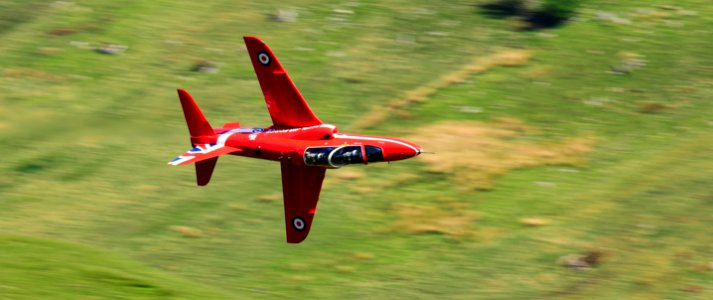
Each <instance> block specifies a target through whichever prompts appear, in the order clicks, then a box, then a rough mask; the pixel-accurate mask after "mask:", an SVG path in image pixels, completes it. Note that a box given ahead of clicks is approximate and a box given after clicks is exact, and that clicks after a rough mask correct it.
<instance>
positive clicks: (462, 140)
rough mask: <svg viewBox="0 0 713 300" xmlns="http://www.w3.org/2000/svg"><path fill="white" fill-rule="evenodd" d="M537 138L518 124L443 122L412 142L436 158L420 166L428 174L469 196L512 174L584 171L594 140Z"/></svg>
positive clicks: (513, 121)
mask: <svg viewBox="0 0 713 300" xmlns="http://www.w3.org/2000/svg"><path fill="white" fill-rule="evenodd" d="M535 132H537V130H536V129H535V128H533V127H530V126H527V125H526V124H524V123H522V122H521V121H519V120H516V119H501V120H498V121H496V122H493V123H481V122H444V123H439V124H435V125H430V126H427V127H423V128H421V129H419V130H418V131H417V132H416V135H415V136H412V137H409V138H408V139H409V140H412V141H414V142H416V143H417V144H419V145H421V146H422V147H423V148H424V149H426V150H427V151H431V152H435V154H424V155H421V157H419V160H420V161H422V162H424V163H426V164H428V165H429V171H431V172H436V173H447V174H451V178H452V179H453V181H455V182H456V183H457V184H458V186H460V187H462V188H464V189H465V190H470V189H488V188H490V187H491V185H492V179H493V178H494V177H495V176H498V175H502V174H504V173H506V172H508V171H510V170H513V169H518V168H526V167H534V166H541V165H575V166H576V165H580V164H582V163H584V158H583V155H584V154H586V153H587V152H589V151H591V149H592V147H593V146H594V144H595V142H596V139H594V138H593V137H589V136H585V137H574V138H568V139H565V140H561V141H540V140H536V139H533V137H532V133H535Z"/></svg>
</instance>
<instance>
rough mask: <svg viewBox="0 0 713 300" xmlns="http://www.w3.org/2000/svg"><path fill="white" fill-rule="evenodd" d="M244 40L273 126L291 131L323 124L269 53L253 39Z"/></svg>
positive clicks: (248, 37)
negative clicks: (289, 128) (290, 128)
mask: <svg viewBox="0 0 713 300" xmlns="http://www.w3.org/2000/svg"><path fill="white" fill-rule="evenodd" d="M243 39H244V40H245V45H246V46H247V48H248V53H249V54H250V60H251V61H252V64H253V68H254V69H255V74H256V75H257V79H258V81H259V82H260V88H261V89H262V94H263V95H264V96H265V103H266V104H267V110H268V111H269V112H270V117H271V118H272V124H274V125H275V126H277V127H292V128H294V127H307V126H314V125H319V124H322V121H320V120H319V119H318V118H317V116H315V115H314V113H313V112H312V109H310V108H309V105H307V102H306V101H305V99H304V98H303V97H302V94H300V91H299V90H298V89H297V87H296V86H295V84H294V83H293V82H292V80H291V79H290V76H289V75H287V70H285V69H284V68H283V67H282V65H281V64H280V62H279V61H278V60H277V57H275V54H273V53H272V50H270V48H269V47H268V46H267V45H266V44H265V43H264V42H263V41H261V40H260V39H258V38H256V37H252V36H246V37H243Z"/></svg>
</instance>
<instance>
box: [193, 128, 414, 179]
mask: <svg viewBox="0 0 713 300" xmlns="http://www.w3.org/2000/svg"><path fill="white" fill-rule="evenodd" d="M214 131H215V134H216V136H199V137H192V138H191V141H192V142H193V144H195V145H197V146H198V147H200V145H201V144H203V145H204V146H205V147H210V146H211V145H216V144H217V145H220V146H228V147H233V148H238V149H241V151H236V152H232V153H229V154H231V155H238V156H245V157H252V158H259V159H266V160H272V161H279V162H287V163H291V164H295V165H301V166H316V167H324V168H339V167H342V166H344V165H348V164H368V163H374V162H390V161H397V160H402V159H407V158H411V157H414V156H416V155H419V154H420V153H421V152H422V151H423V150H422V149H421V148H420V147H419V146H418V145H416V144H413V143H410V142H407V141H403V140H399V139H394V138H390V137H381V136H369V135H353V134H341V133H338V131H337V128H336V126H334V125H330V124H320V125H316V126H309V127H300V128H288V129H280V128H273V127H268V128H260V127H239V128H216V129H214Z"/></svg>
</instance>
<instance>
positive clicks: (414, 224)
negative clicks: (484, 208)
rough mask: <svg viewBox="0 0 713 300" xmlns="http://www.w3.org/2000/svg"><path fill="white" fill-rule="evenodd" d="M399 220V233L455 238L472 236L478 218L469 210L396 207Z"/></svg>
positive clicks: (409, 206) (424, 206) (413, 206)
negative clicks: (428, 234)
mask: <svg viewBox="0 0 713 300" xmlns="http://www.w3.org/2000/svg"><path fill="white" fill-rule="evenodd" d="M396 212H397V214H398V216H399V220H398V221H397V222H396V224H394V227H393V228H394V229H395V230H397V231H401V232H405V233H410V234H419V233H436V234H444V235H449V236H451V237H454V238H464V237H467V236H469V235H471V233H472V230H471V224H472V223H473V221H475V220H476V219H477V216H476V215H475V214H474V213H473V212H471V211H467V210H463V209H461V210H448V209H442V208H439V207H436V206H430V205H407V204H402V205H398V206H396Z"/></svg>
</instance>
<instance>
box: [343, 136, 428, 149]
mask: <svg viewBox="0 0 713 300" xmlns="http://www.w3.org/2000/svg"><path fill="white" fill-rule="evenodd" d="M332 136H334V137H335V138H338V139H348V138H352V139H362V140H370V141H380V142H391V143H396V144H399V145H403V146H406V147H409V148H411V149H413V151H416V153H420V152H421V151H420V150H418V149H416V147H414V146H411V145H409V144H406V143H404V142H402V141H397V140H392V139H387V138H380V137H373V136H354V135H348V134H339V133H335V134H333V135H332Z"/></svg>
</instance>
